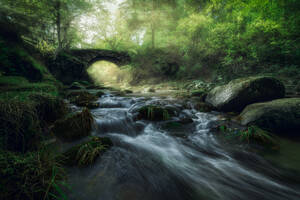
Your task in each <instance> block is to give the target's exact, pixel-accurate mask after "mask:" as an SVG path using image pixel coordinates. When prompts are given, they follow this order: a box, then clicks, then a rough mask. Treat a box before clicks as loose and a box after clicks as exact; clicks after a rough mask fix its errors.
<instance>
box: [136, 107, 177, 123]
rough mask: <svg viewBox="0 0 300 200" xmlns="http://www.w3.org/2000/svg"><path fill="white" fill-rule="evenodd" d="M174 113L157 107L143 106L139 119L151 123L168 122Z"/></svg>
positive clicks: (139, 112) (139, 111)
mask: <svg viewBox="0 0 300 200" xmlns="http://www.w3.org/2000/svg"><path fill="white" fill-rule="evenodd" d="M173 115H174V113H173V111H172V110H171V109H167V108H164V107H160V106H156V105H147V106H143V107H141V108H140V109H139V110H138V119H146V120H151V121H161V120H168V119H170V118H171V116H173Z"/></svg>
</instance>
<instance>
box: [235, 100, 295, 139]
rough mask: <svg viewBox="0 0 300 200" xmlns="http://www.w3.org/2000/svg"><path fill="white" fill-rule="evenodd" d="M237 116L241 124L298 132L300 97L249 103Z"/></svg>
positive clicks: (277, 131)
mask: <svg viewBox="0 0 300 200" xmlns="http://www.w3.org/2000/svg"><path fill="white" fill-rule="evenodd" d="M239 118H240V120H241V123H242V125H257V126H259V127H261V128H263V129H265V130H269V131H271V132H274V133H282V134H287V133H293V132H298V133H299V131H300V98H285V99H277V100H273V101H269V102H265V103H255V104H251V105H249V106H247V107H246V108H245V109H244V110H243V112H242V113H241V114H240V116H239Z"/></svg>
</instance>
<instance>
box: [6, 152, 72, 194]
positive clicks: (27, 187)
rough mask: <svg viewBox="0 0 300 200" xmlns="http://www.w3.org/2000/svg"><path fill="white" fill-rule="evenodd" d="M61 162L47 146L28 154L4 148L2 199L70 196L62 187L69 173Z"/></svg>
mask: <svg viewBox="0 0 300 200" xmlns="http://www.w3.org/2000/svg"><path fill="white" fill-rule="evenodd" d="M59 163H60V162H59V161H57V160H56V159H55V157H54V156H53V154H52V153H51V152H50V151H48V150H46V149H42V150H39V151H37V152H30V153H26V154H20V153H13V152H9V151H3V150H0V175H1V179H0V193H1V198H0V199H3V200H54V199H57V200H62V199H67V198H66V196H65V194H64V192H63V190H62V187H65V186H66V184H65V183H64V181H63V180H64V179H65V175H66V174H65V171H64V169H63V168H62V166H61V165H60V164H59Z"/></svg>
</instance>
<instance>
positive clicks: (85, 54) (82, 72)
mask: <svg viewBox="0 0 300 200" xmlns="http://www.w3.org/2000/svg"><path fill="white" fill-rule="evenodd" d="M97 61H109V62H112V63H114V64H116V65H118V66H123V65H126V64H129V63H130V61H131V58H130V56H129V55H128V53H127V52H118V51H111V50H103V49H73V50H69V51H63V52H60V53H59V54H58V55H57V57H56V59H55V60H54V61H53V62H52V63H51V64H50V66H49V70H50V72H51V73H52V74H53V75H54V76H55V77H56V78H57V79H58V80H60V81H61V82H62V83H64V84H70V83H72V82H74V81H82V80H85V81H86V80H87V81H90V77H89V75H88V73H87V69H88V67H89V66H90V65H92V64H93V63H95V62H97Z"/></svg>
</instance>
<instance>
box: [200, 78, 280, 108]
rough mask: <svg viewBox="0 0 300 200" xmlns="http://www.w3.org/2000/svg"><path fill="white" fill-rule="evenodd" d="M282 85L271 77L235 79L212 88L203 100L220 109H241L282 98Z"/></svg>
mask: <svg viewBox="0 0 300 200" xmlns="http://www.w3.org/2000/svg"><path fill="white" fill-rule="evenodd" d="M284 95H285V88H284V85H283V84H282V83H281V82H280V81H279V80H277V79H275V78H272V77H248V78H241V79H236V80H233V81H231V82H229V83H228V84H227V85H223V86H218V87H215V88H214V89H212V90H211V91H210V92H209V93H208V95H207V97H206V99H205V101H206V102H207V103H209V104H211V105H213V106H214V107H216V108H217V109H218V110H221V111H238V112H239V111H241V110H243V108H245V107H246V106H247V105H249V104H252V103H257V102H263V101H270V100H273V99H278V98H283V97H284Z"/></svg>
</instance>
